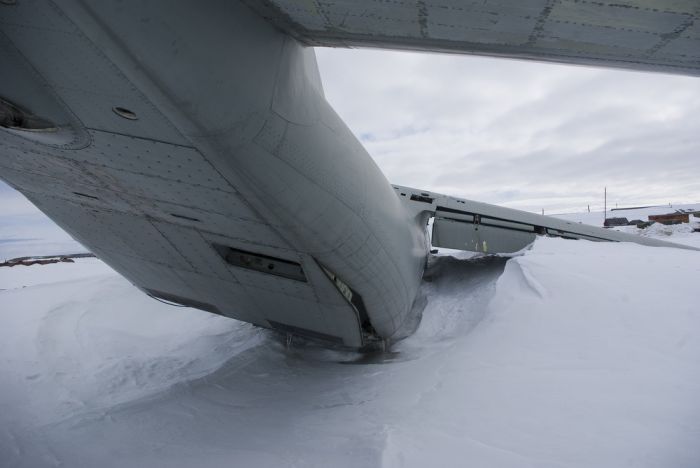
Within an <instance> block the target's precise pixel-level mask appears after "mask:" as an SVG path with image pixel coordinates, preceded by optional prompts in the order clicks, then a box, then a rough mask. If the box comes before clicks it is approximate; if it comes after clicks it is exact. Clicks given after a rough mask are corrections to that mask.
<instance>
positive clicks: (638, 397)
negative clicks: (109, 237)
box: [0, 226, 700, 468]
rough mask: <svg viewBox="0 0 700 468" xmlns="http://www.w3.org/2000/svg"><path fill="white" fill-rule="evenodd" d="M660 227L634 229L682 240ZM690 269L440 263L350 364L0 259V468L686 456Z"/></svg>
mask: <svg viewBox="0 0 700 468" xmlns="http://www.w3.org/2000/svg"><path fill="white" fill-rule="evenodd" d="M681 227H682V226H681ZM681 227H672V228H669V231H670V234H667V233H666V231H665V230H664V232H651V231H650V232H648V233H647V234H648V235H655V236H663V238H667V239H669V240H671V241H674V242H677V241H679V239H683V240H684V241H685V242H686V243H690V244H691V245H697V246H699V247H700V234H694V233H688V232H685V233H684V232H681V231H682V230H681ZM659 229H660V228H659ZM693 236H695V237H693ZM699 279H700V252H693V251H683V250H677V249H669V248H651V247H643V246H639V245H634V244H613V243H591V242H586V241H567V240H563V239H557V238H539V239H538V240H537V241H536V242H535V244H534V245H533V247H532V248H531V249H530V250H527V251H525V252H524V253H523V254H522V255H520V256H516V257H513V258H500V257H481V256H474V255H471V254H464V253H462V254H460V255H458V258H455V257H453V256H451V255H445V254H442V253H441V254H438V255H436V256H432V257H431V259H430V266H429V269H428V272H427V275H426V280H425V281H424V283H423V287H422V297H421V301H423V303H424V304H425V308H424V310H423V317H422V320H421V322H420V325H419V326H418V329H417V330H416V332H415V333H414V334H413V335H412V336H410V337H409V338H407V339H405V340H403V341H401V342H399V343H396V344H395V345H393V346H392V348H391V349H390V350H389V351H388V352H386V353H376V354H373V355H359V354H356V353H352V352H344V351H334V350H328V349H324V348H321V347H318V346H316V345H314V344H311V343H308V342H303V341H300V340H297V341H294V342H293V343H292V345H291V347H290V348H287V347H286V346H285V343H284V340H283V339H281V338H280V337H278V336H277V335H275V334H274V333H272V332H269V331H265V330H261V329H258V328H255V327H253V326H251V325H248V324H245V323H241V322H237V321H234V320H230V319H225V318H221V317H217V316H213V315H210V314H208V313H205V312H201V311H197V310H193V309H189V308H182V307H172V306H168V305H165V304H162V303H159V302H156V301H154V300H152V299H150V298H148V297H147V296H145V295H144V294H143V293H141V292H139V291H138V290H137V289H136V288H135V287H134V286H132V285H131V284H129V282H128V281H126V280H125V279H123V278H121V277H119V276H118V275H117V274H116V273H114V272H113V271H112V270H110V269H109V268H108V267H107V266H106V265H104V264H103V263H101V262H100V261H99V260H96V259H78V260H76V263H74V264H64V263H61V264H52V265H45V266H32V267H23V266H17V267H12V268H0V289H2V291H0V466H3V467H6V466H7V467H31V468H35V467H45V466H46V467H51V466H65V467H83V466H87V467H98V466H99V467H161V466H162V467H185V466H196V467H201V468H204V467H219V466H221V467H224V466H225V467H229V466H241V467H268V466H270V467H272V466H274V467H280V466H298V467H328V466H334V467H345V466H347V467H358V466H359V467H376V466H384V467H401V466H405V467H426V466H446V467H449V466H460V467H461V466H477V467H591V466H595V467H611V468H612V467H615V468H618V467H620V466H633V467H671V466H672V467H689V468H690V467H697V466H700V444H699V443H698V441H699V440H700V308H699V307H698V304H699V302H698V296H697V290H698V280H699Z"/></svg>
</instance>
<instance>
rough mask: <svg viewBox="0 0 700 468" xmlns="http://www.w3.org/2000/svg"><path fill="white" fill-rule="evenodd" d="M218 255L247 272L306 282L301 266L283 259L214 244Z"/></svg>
mask: <svg viewBox="0 0 700 468" xmlns="http://www.w3.org/2000/svg"><path fill="white" fill-rule="evenodd" d="M214 248H215V249H216V251H217V252H219V255H221V256H222V257H223V259H224V260H226V262H227V263H228V264H230V265H234V266H237V267H240V268H245V269H248V270H254V271H259V272H261V273H266V274H268V275H275V276H281V277H283V278H288V279H292V280H295V281H303V282H306V274H304V269H303V268H302V266H301V264H299V263H297V262H293V261H291V260H286V259H284V258H277V257H272V256H270V255H265V254H259V253H255V252H249V251H246V250H240V249H235V248H233V247H227V246H224V245H217V244H214Z"/></svg>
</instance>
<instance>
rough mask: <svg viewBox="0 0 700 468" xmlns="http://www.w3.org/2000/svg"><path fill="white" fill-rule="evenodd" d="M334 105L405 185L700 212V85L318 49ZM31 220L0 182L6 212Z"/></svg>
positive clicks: (547, 205)
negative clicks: (695, 205) (689, 207)
mask: <svg viewBox="0 0 700 468" xmlns="http://www.w3.org/2000/svg"><path fill="white" fill-rule="evenodd" d="M317 55H318V62H319V66H320V68H321V75H322V77H323V82H324V86H325V90H326V96H327V98H328V99H329V101H330V102H331V104H333V105H334V107H335V108H336V110H337V111H338V113H339V114H340V115H341V116H342V117H343V118H344V119H345V121H346V122H347V123H348V125H349V126H350V128H351V129H352V130H353V131H354V132H355V134H356V135H357V136H358V137H359V138H360V139H361V140H362V142H363V143H364V144H365V146H366V147H367V149H368V150H369V153H370V154H371V155H372V156H373V157H374V158H375V160H376V161H377V163H378V164H379V166H380V167H381V168H382V170H383V171H384V173H385V174H386V175H387V177H388V178H389V180H390V181H391V182H393V183H397V184H402V185H409V186H414V187H417V188H423V189H428V190H433V191H436V192H442V193H446V194H450V195H456V196H463V197H466V198H471V199H476V200H479V201H485V202H489V203H496V204H503V205H507V206H511V207H514V208H521V209H526V210H531V211H540V210H541V209H543V208H544V209H545V212H548V213H555V212H564V211H582V210H585V209H586V206H587V205H588V204H590V205H591V207H592V208H593V207H597V208H601V207H602V194H603V187H604V186H606V185H607V187H608V193H609V202H610V204H611V205H613V206H614V204H615V203H618V204H619V205H620V206H625V205H638V204H656V203H668V202H673V203H683V202H698V201H700V170H699V169H700V164H698V158H700V136H699V135H700V78H687V77H680V76H670V75H662V74H651V73H636V72H626V71H610V70H601V69H592V68H584V67H573V66H562V65H550V64H541V63H533V62H522V61H515V60H504V59H489V58H480V57H468V56H458V55H441V54H426V53H408V52H389V51H381V50H344V49H318V50H317ZM26 211H31V207H30V205H28V204H27V203H26V202H25V201H24V200H23V199H22V198H21V197H19V196H18V195H17V194H16V193H14V192H13V191H12V190H11V189H10V188H9V187H7V186H4V184H2V183H0V214H1V215H3V216H8V215H10V214H19V213H22V212H26Z"/></svg>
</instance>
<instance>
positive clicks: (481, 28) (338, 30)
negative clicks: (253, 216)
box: [245, 0, 700, 76]
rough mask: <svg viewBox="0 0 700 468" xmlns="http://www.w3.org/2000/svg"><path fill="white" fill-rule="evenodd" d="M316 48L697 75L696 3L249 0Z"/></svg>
mask: <svg viewBox="0 0 700 468" xmlns="http://www.w3.org/2000/svg"><path fill="white" fill-rule="evenodd" d="M245 1H246V2H247V3H248V4H249V5H250V6H251V7H252V8H254V9H256V11H259V12H260V14H261V15H263V16H264V17H265V18H267V19H268V20H269V21H271V22H273V23H274V24H275V25H277V27H279V28H280V29H282V30H283V31H286V32H288V33H289V34H291V35H293V36H294V37H296V38H297V39H298V40H299V41H301V42H302V43H305V44H309V45H316V46H328V47H381V48H389V49H408V50H425V51H433V52H452V53H466V54H475V55H488V56H499V57H513V58H520V59H531V60H539V61H552V62H562V63H575V64H581V65H598V66H606V67H619V68H630V69H634V70H646V71H661V72H668V73H681V74H686V75H695V76H697V75H700V22H698V17H699V16H700V2H697V1H695V0H671V1H664V0H615V1H598V0H489V1H483V0H438V1H434V0H419V1H376V0H332V1H331V0H313V1H305V2H300V1H296V0H245Z"/></svg>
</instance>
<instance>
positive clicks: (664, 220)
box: [649, 213, 690, 225]
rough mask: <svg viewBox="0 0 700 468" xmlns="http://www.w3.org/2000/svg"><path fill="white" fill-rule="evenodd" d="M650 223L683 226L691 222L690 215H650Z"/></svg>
mask: <svg viewBox="0 0 700 468" xmlns="http://www.w3.org/2000/svg"><path fill="white" fill-rule="evenodd" d="M649 221H653V222H656V223H661V224H667V225H668V224H681V223H688V222H690V216H689V214H688V213H668V214H662V215H649Z"/></svg>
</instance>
